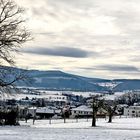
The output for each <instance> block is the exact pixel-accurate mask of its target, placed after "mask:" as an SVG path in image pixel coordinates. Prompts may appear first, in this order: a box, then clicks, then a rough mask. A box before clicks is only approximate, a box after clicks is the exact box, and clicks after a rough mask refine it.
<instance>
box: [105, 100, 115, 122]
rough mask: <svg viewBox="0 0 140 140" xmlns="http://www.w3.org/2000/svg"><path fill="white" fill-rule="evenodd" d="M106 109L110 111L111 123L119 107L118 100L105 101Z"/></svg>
mask: <svg viewBox="0 0 140 140" xmlns="http://www.w3.org/2000/svg"><path fill="white" fill-rule="evenodd" d="M104 109H105V110H106V111H107V112H108V117H109V120H108V123H111V122H112V118H113V116H114V114H115V112H116V109H117V102H116V101H113V102H112V103H109V102H106V103H104Z"/></svg>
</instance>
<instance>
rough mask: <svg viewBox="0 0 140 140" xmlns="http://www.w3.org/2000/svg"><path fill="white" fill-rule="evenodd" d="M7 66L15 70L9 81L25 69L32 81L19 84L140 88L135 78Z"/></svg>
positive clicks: (57, 87)
mask: <svg viewBox="0 0 140 140" xmlns="http://www.w3.org/2000/svg"><path fill="white" fill-rule="evenodd" d="M2 68H3V67H2ZM5 68H8V69H9V68H10V69H11V71H15V72H12V74H11V75H7V81H9V79H12V77H14V76H13V75H14V74H16V73H19V72H20V71H25V72H26V73H27V75H28V77H30V79H31V81H32V82H31V84H29V85H26V84H25V83H23V82H18V83H17V85H18V86H24V87H34V88H43V89H47V90H72V91H98V92H102V91H107V90H109V89H108V87H110V86H112V87H113V90H114V91H124V90H140V80H135V79H132V80H131V79H114V80H108V79H100V78H87V77H83V76H78V75H73V74H68V73H64V72H62V71H53V70H52V71H39V70H24V69H18V68H13V67H5ZM0 69H1V67H0ZM112 83H113V84H112ZM114 85H115V86H114Z"/></svg>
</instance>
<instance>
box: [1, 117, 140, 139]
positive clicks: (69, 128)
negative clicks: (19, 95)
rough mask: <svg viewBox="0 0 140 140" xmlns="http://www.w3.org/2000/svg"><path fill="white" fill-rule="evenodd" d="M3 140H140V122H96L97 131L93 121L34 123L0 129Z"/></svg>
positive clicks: (42, 121)
mask: <svg viewBox="0 0 140 140" xmlns="http://www.w3.org/2000/svg"><path fill="white" fill-rule="evenodd" d="M0 140H140V118H115V119H114V120H113V123H111V124H109V123H107V120H105V119H100V120H98V121H97V127H95V128H92V127H91V120H88V121H87V120H86V119H85V120H79V121H78V122H76V120H67V123H65V124H64V123H63V120H55V121H52V124H49V120H37V121H36V122H35V125H32V120H30V121H29V122H28V123H27V124H26V123H25V122H21V126H12V127H10V126H5V127H0Z"/></svg>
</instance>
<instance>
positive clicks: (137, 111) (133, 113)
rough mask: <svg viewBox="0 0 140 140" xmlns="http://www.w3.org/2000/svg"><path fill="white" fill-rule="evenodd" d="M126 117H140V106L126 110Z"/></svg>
mask: <svg viewBox="0 0 140 140" xmlns="http://www.w3.org/2000/svg"><path fill="white" fill-rule="evenodd" d="M124 116H128V117H140V106H129V107H126V108H124Z"/></svg>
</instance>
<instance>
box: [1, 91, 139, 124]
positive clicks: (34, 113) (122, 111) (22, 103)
mask: <svg viewBox="0 0 140 140" xmlns="http://www.w3.org/2000/svg"><path fill="white" fill-rule="evenodd" d="M47 93H49V91H47ZM47 93H46V92H45V93H43V95H44V96H43V95H42V91H41V92H39V91H36V90H33V91H32V94H25V93H24V94H19V95H20V98H17V99H16V98H12V97H11V98H9V99H5V100H1V101H0V105H1V106H0V108H1V109H0V111H1V112H0V113H1V118H0V123H1V125H3V124H5V123H8V124H9V125H16V124H18V123H19V121H25V122H26V123H27V121H28V120H33V124H34V123H35V122H36V120H56V119H62V120H64V123H65V122H66V121H67V119H69V120H70V119H75V120H78V119H92V118H93V116H94V115H93V114H94V113H93V112H96V118H105V119H106V118H108V117H109V116H110V117H109V118H110V119H111V120H109V121H110V122H112V118H113V117H114V116H119V117H121V116H125V117H140V92H139V91H129V92H127V93H123V94H122V93H121V94H119V93H112V94H110V93H108V94H103V93H102V94H101V93H96V94H95V93H92V94H91V93H90V94H89V95H88V94H87V93H84V94H83V95H82V94H79V95H76V94H75V93H74V94H73V93H72V92H68V91H65V92H64V91H55V92H50V94H47ZM86 94H87V95H86ZM23 95H24V96H23ZM85 95H86V96H85ZM95 98H96V100H94V99H95ZM100 102H103V105H101V106H100V105H99V104H100ZM12 111H13V112H12ZM10 113H11V114H12V113H13V114H14V113H15V115H13V114H12V115H10ZM5 115H7V117H5ZM8 116H9V117H10V119H9V120H8ZM11 116H12V117H11ZM6 119H7V120H6ZM12 119H13V120H12ZM19 125H20V124H19ZM95 125H96V124H95Z"/></svg>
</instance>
